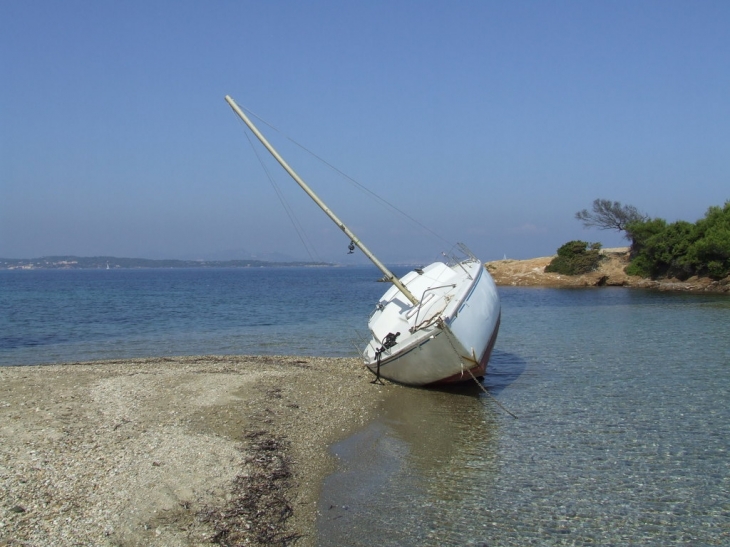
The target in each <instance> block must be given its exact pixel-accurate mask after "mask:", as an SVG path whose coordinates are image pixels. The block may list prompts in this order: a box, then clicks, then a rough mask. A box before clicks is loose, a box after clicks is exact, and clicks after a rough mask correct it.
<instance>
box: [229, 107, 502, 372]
mask: <svg viewBox="0 0 730 547" xmlns="http://www.w3.org/2000/svg"><path fill="white" fill-rule="evenodd" d="M225 100H226V102H227V103H228V104H229V105H230V107H231V108H232V109H233V111H234V112H235V113H236V114H237V115H238V116H239V117H240V118H241V120H243V122H244V123H245V124H246V126H247V127H248V128H249V129H250V130H251V132H252V133H253V134H254V135H255V136H256V138H257V139H258V140H259V141H260V142H261V144H262V145H263V146H264V147H265V148H266V149H267V150H268V151H269V153H270V154H271V155H272V156H273V157H274V159H276V161H277V162H279V164H280V165H281V166H282V167H283V168H284V170H285V171H286V172H287V173H288V174H289V176H291V178H292V179H294V181H295V182H296V183H297V184H298V185H299V186H300V187H301V188H302V190H304V191H305V192H306V193H307V195H309V197H310V198H312V200H313V201H314V202H315V203H316V204H317V205H318V206H319V207H320V209H322V211H324V213H325V214H326V215H327V216H329V217H330V219H331V220H332V221H333V222H334V223H335V224H336V225H337V226H338V227H339V228H340V229H341V230H342V231H343V232H344V233H345V235H346V236H347V237H348V238H349V239H350V243H351V245H354V246H356V247H357V248H359V249H360V250H361V251H362V252H363V254H365V256H366V257H367V258H368V259H369V260H370V261H371V262H372V263H373V264H374V265H375V266H376V267H377V268H378V269H379V270H380V271H381V272H382V273H383V280H384V281H387V282H389V283H392V285H393V286H392V287H390V288H389V289H388V290H387V291H386V292H385V294H384V295H383V296H382V297H381V298H380V299H379V300H378V302H377V303H376V304H375V308H374V310H373V312H372V314H371V315H370V319H369V320H368V329H369V331H370V335H371V337H372V338H371V340H370V341H369V342H368V344H367V345H366V346H365V348H364V349H363V350H362V359H363V363H364V365H365V366H366V367H367V368H368V369H369V370H370V371H371V372H372V373H373V374H374V375H375V379H374V381H379V380H380V379H381V378H385V379H387V380H390V381H393V382H396V383H399V384H405V385H411V386H438V385H442V384H451V383H457V382H464V381H470V380H472V379H474V380H476V379H477V378H479V377H480V376H484V374H485V373H486V368H487V364H488V362H489V357H490V355H491V353H492V349H493V348H494V344H495V342H496V340H497V333H498V332H499V324H500V318H501V305H500V301H499V295H498V294H497V287H496V286H495V284H494V280H493V279H492V277H491V276H490V275H489V272H487V270H486V269H485V268H484V265H483V264H482V262H481V261H480V260H479V259H478V258H477V257H476V256H474V255H473V254H472V253H471V252H470V251H469V249H467V248H466V246H464V245H462V244H459V245H458V247H457V249H458V254H453V255H450V256H447V257H446V260H445V261H443V262H440V261H439V262H434V263H432V264H429V265H428V266H426V267H424V268H418V269H415V270H413V271H411V272H409V273H407V274H406V275H405V276H403V277H402V278H400V279H399V278H398V277H396V276H395V274H393V272H391V271H390V270H389V269H388V268H387V267H386V266H385V265H384V264H383V263H382V262H381V261H380V260H379V259H378V258H377V257H376V256H375V255H374V254H373V253H372V252H371V251H370V249H368V248H367V247H366V246H365V244H364V243H363V242H362V241H360V239H359V238H358V237H357V236H356V235H355V234H354V233H353V232H352V230H350V228H348V227H347V226H346V225H345V224H344V223H343V222H342V221H341V220H340V219H339V218H338V217H337V215H335V213H334V212H333V211H332V210H331V209H330V208H329V207H327V205H325V203H324V202H323V201H322V200H321V199H320V198H319V196H317V194H315V193H314V191H313V190H312V189H311V188H310V187H309V185H308V184H307V183H305V182H304V180H302V178H301V177H300V176H299V175H298V174H297V173H296V172H295V171H294V170H293V169H292V168H291V167H290V166H289V164H288V163H287V162H286V161H285V160H284V159H283V158H282V157H281V156H280V155H279V153H278V152H277V151H276V150H275V149H274V148H273V146H271V144H270V143H269V141H268V140H266V138H265V137H264V136H263V135H262V134H261V132H260V131H259V130H258V128H256V126H255V125H254V124H253V123H252V122H251V120H250V119H249V118H248V116H246V114H245V113H244V112H243V110H241V108H240V107H239V106H238V105H237V104H236V102H235V101H234V100H233V99H232V98H231V97H230V96H228V95H226V97H225Z"/></svg>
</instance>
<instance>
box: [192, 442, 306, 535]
mask: <svg viewBox="0 0 730 547" xmlns="http://www.w3.org/2000/svg"><path fill="white" fill-rule="evenodd" d="M245 437H246V438H247V439H248V440H249V442H250V444H249V446H248V447H247V448H246V453H247V454H248V457H247V460H246V463H248V464H249V465H250V466H251V472H250V473H247V474H241V475H238V476H237V477H236V478H235V479H234V481H233V487H232V493H231V494H232V495H231V499H230V501H228V502H227V503H226V505H225V506H224V507H223V508H206V509H204V510H203V511H201V513H200V518H201V519H202V520H203V521H204V522H207V523H210V524H211V525H212V526H213V529H214V530H215V534H214V536H213V537H212V538H211V540H212V541H213V542H214V543H217V544H218V545H222V546H223V547H237V546H239V545H251V541H255V542H256V543H258V544H260V545H280V546H282V547H284V546H288V545H292V544H294V543H295V542H296V541H297V540H298V539H299V538H300V537H301V535H300V534H298V533H296V532H291V531H289V530H287V527H286V521H287V519H288V518H289V517H291V515H292V513H293V510H292V506H291V503H290V501H289V499H288V498H287V492H288V491H289V490H290V489H291V488H292V487H293V486H294V481H293V475H292V471H291V464H290V461H289V457H288V456H287V448H288V443H287V442H286V441H285V440H284V439H277V438H276V437H274V436H272V435H271V434H270V433H268V432H267V431H263V430H259V431H251V432H249V433H247V434H246V435H245Z"/></svg>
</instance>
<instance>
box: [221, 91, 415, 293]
mask: <svg viewBox="0 0 730 547" xmlns="http://www.w3.org/2000/svg"><path fill="white" fill-rule="evenodd" d="M226 102H227V103H228V104H229V105H230V107H231V108H232V109H233V111H234V112H235V113H236V114H237V115H238V117H239V118H241V119H242V120H243V122H244V123H245V124H246V125H247V126H248V128H249V129H250V130H251V132H252V133H253V134H254V135H256V138H257V139H258V140H259V141H261V144H263V145H264V146H265V147H266V149H267V150H268V151H269V153H270V154H271V155H272V156H273V157H274V159H275V160H276V161H278V162H279V164H280V165H281V166H282V167H283V168H284V170H285V171H286V172H287V173H288V174H289V176H290V177H291V178H293V179H294V182H296V183H297V184H298V185H299V186H300V187H301V188H302V190H304V191H305V192H306V193H307V195H308V196H309V197H310V198H312V200H313V201H314V203H316V204H317V206H318V207H319V208H320V209H322V211H324V212H325V214H326V215H327V216H328V217H330V219H332V221H333V222H334V223H335V224H336V225H337V227H338V228H339V229H340V230H342V231H343V232H344V233H345V234H346V235H347V237H349V238H350V240H351V241H352V243H354V244H355V245H356V246H357V247H358V249H360V250H361V251H362V252H363V253H364V254H365V256H366V257H368V258H369V259H370V261H371V262H372V263H373V264H375V266H377V268H378V269H379V270H380V271H381V272H383V275H384V276H385V279H386V280H387V281H389V282H391V283H393V285H395V286H396V287H397V288H398V290H399V291H400V292H402V293H403V295H404V296H405V297H406V298H407V299H408V300H410V302H411V303H412V304H413V305H414V306H417V305H418V304H419V302H418V299H417V298H416V297H415V296H413V294H412V293H411V291H409V290H408V288H407V287H406V286H405V285H404V284H403V283H402V282H401V281H400V279H398V278H397V277H396V276H395V274H394V273H393V272H391V271H390V270H389V269H388V268H387V267H386V266H385V264H383V263H382V262H380V260H378V257H376V256H375V255H374V254H373V253H372V252H371V251H370V249H368V248H367V247H366V246H365V244H364V243H362V241H360V239H359V238H358V237H357V236H356V235H355V234H354V233H353V232H352V230H350V229H349V228H348V227H347V226H345V224H344V223H343V222H342V221H341V220H340V219H339V218H338V217H337V215H335V213H334V212H333V211H332V210H331V209H330V208H329V207H327V205H325V203H324V202H323V201H322V200H321V199H320V198H319V196H318V195H317V194H315V193H314V191H313V190H312V189H311V188H310V187H309V186H308V185H307V183H306V182H304V181H303V180H302V179H301V177H300V176H299V175H297V173H296V172H295V171H294V170H293V169H292V168H291V167H290V166H289V164H288V163H287V162H286V161H285V160H284V158H282V157H281V156H280V155H279V153H278V152H277V151H276V150H275V149H274V147H273V146H271V144H269V141H267V140H266V137H264V136H263V135H262V134H261V132H260V131H259V130H258V129H257V128H256V126H255V125H254V124H253V123H252V122H251V120H249V119H248V117H247V116H246V114H244V113H243V110H241V108H240V107H239V106H238V105H237V104H236V102H235V101H234V100H233V99H232V98H231V97H230V96H229V95H226Z"/></svg>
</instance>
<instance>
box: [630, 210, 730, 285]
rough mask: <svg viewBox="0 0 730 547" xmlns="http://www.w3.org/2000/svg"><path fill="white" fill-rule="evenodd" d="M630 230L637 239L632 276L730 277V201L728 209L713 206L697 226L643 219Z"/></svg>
mask: <svg viewBox="0 0 730 547" xmlns="http://www.w3.org/2000/svg"><path fill="white" fill-rule="evenodd" d="M627 231H628V232H629V233H630V234H631V236H632V240H633V243H632V245H631V256H632V260H631V264H629V266H628V267H627V268H626V273H627V274H629V275H640V276H642V277H661V276H668V277H677V278H679V279H687V278H688V277H691V276H693V275H698V276H709V277H711V278H713V279H720V278H723V277H725V276H727V275H728V274H730V201H728V202H726V203H725V206H724V207H710V208H709V209H708V210H707V213H706V214H705V217H704V218H702V219H700V220H698V221H697V222H696V223H695V224H691V223H689V222H686V221H682V220H680V221H677V222H673V223H671V224H667V222H666V221H665V220H663V219H651V220H639V221H635V222H632V223H630V224H629V226H628V227H627Z"/></svg>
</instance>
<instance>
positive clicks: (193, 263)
mask: <svg viewBox="0 0 730 547" xmlns="http://www.w3.org/2000/svg"><path fill="white" fill-rule="evenodd" d="M332 265H333V264H331V263H328V262H269V261H266V260H256V259H250V260H248V259H246V260H151V259H147V258H117V257H114V256H93V257H81V256H44V257H41V258H31V259H24V258H0V270H104V269H110V270H111V269H121V268H125V269H132V268H265V267H276V268H285V267H296V266H299V267H301V266H332Z"/></svg>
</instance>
